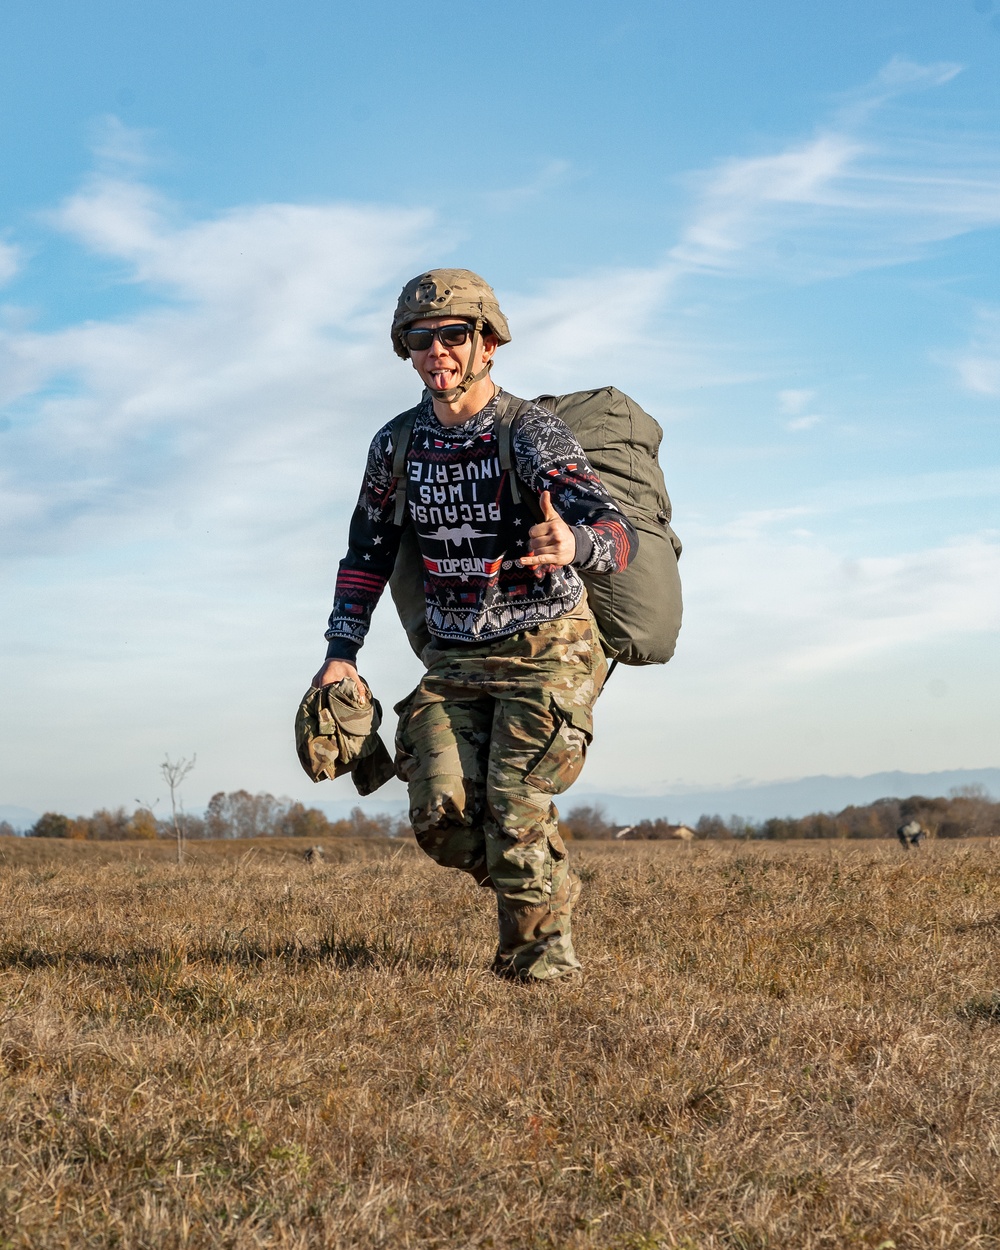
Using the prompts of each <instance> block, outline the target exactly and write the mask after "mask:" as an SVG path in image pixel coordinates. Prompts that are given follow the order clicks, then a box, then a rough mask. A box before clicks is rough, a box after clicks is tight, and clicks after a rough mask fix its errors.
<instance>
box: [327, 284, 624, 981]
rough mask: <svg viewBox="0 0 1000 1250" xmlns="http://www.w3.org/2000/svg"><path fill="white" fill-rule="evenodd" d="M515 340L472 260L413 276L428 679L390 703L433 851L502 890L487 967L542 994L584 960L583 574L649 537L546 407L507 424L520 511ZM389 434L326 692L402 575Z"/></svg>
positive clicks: (614, 566)
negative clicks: (511, 415) (507, 408)
mask: <svg viewBox="0 0 1000 1250" xmlns="http://www.w3.org/2000/svg"><path fill="white" fill-rule="evenodd" d="M510 337H511V336H510V331H509V329H508V326H507V321H506V318H505V317H504V315H503V313H502V312H501V311H500V308H499V305H498V304H497V300H496V296H495V295H494V293H493V290H492V288H491V287H490V286H488V285H487V283H486V282H484V281H483V279H482V278H480V277H478V276H477V275H476V274H474V273H471V272H470V271H468V270H465V269H436V270H432V271H430V272H429V273H424V274H421V275H420V276H419V277H416V278H414V279H413V280H412V281H410V282H408V283H407V284H406V286H405V287H404V288H403V291H402V294H401V295H400V297H399V302H398V304H397V306H396V312H395V316H394V318H393V323H392V343H393V347H394V349H395V351H396V353H397V355H399V356H401V357H402V358H403V359H404V360H405V359H409V360H410V362H411V364H412V365H413V367H414V369H416V371H417V373H418V375H419V377H420V379H421V381H422V382H423V384H424V387H425V395H424V400H423V403H422V405H421V407H420V408H419V410H418V412H417V416H416V419H415V422H414V425H413V432H412V437H411V441H410V447H409V452H408V454H407V460H406V481H405V491H406V512H407V515H405V516H404V517H403V522H404V524H409V525H412V526H413V529H414V532H415V536H416V539H417V542H418V545H419V549H420V554H421V556H422V559H423V565H424V570H425V572H424V595H425V600H426V623H427V628H428V630H429V632H430V637H431V641H430V644H429V645H428V646H426V647H425V648H424V650H423V654H422V657H421V658H422V661H423V663H424V665H425V666H426V669H427V671H426V673H425V675H424V677H423V679H422V681H421V682H420V684H419V685H418V686H417V688H416V690H414V691H413V693H412V694H410V695H409V696H408V697H407V698H405V699H404V700H403V701H402V702H401V703H399V704H398V705H397V707H396V709H395V710H396V711H397V713H398V714H399V728H398V731H397V735H396V769H397V773H398V775H399V776H400V777H401V778H402V779H403V780H405V781H406V782H407V783H408V787H409V803H410V821H411V823H412V825H413V831H414V833H415V835H416V838H417V842H418V843H419V844H420V846H421V847H422V848H423V850H424V851H426V852H427V854H428V855H430V856H431V857H432V858H433V859H434V860H435V861H436V862H437V863H439V864H441V865H443V866H445V867H449V868H456V869H460V870H461V871H463V872H467V873H469V875H470V876H472V877H473V879H474V880H475V881H476V882H477V883H478V884H479V885H481V886H484V887H487V888H490V889H492V890H494V891H495V892H496V900H497V915H498V927H499V945H498V949H497V953H496V958H495V960H494V962H493V965H492V970H493V971H494V972H495V973H497V974H498V975H500V976H503V977H508V978H512V979H515V980H521V981H529V982H535V983H537V982H539V981H549V980H552V979H555V978H559V977H564V976H567V975H574V974H577V973H578V970H579V968H580V964H579V961H578V960H577V957H576V954H575V952H574V950H573V940H572V934H571V927H570V916H571V912H572V909H573V904H574V902H575V901H576V898H577V896H578V895H579V892H580V883H579V878H578V877H577V876H576V874H575V873H574V872H573V871H572V870H571V868H570V865H569V858H568V855H567V851H566V847H565V845H564V843H563V841H562V839H561V837H560V836H559V827H558V819H557V813H556V809H555V807H554V805H553V803H552V801H551V800H552V796H553V795H556V794H559V793H561V792H562V791H564V790H565V789H566V788H567V787H568V786H569V785H571V784H572V782H573V781H575V780H576V778H577V776H578V775H579V773H580V770H581V768H582V767H583V762H584V756H585V753H586V749H587V745H588V743H589V742H590V739H591V732H592V725H593V721H592V709H593V704H594V700H595V699H596V697H597V695H598V693H599V691H600V689H601V685H602V683H603V681H604V678H605V676H606V674H607V667H606V663H605V658H604V654H603V652H602V650H601V645H600V639H599V636H598V631H597V627H596V624H595V622H594V618H593V616H592V614H591V612H590V609H589V608H588V606H587V598H586V592H585V590H584V587H583V583H582V581H581V579H580V577H579V575H578V573H577V570H578V569H585V570H587V571H588V572H591V573H612V572H617V571H619V570H621V569H623V568H624V567H625V566H626V565H627V564H628V562H629V560H630V559H631V557H632V553H633V551H634V550H635V548H636V545H637V542H638V540H637V537H636V533H635V530H634V529H633V527H632V525H631V523H630V522H629V521H628V519H627V518H626V517H625V516H624V514H623V513H622V512H621V511H620V510H619V509H618V507H617V506H616V505H615V504H614V502H613V501H612V499H611V497H610V495H609V494H608V492H607V491H606V490H605V488H604V486H603V485H602V483H601V482H600V480H599V478H598V477H597V475H596V474H595V472H594V470H593V469H592V468H591V466H590V464H589V463H588V460H587V457H586V455H585V454H584V452H583V451H582V449H581V447H580V445H579V443H578V442H577V440H576V438H575V437H574V435H573V434H572V433H571V432H570V430H569V429H568V427H567V426H566V425H565V424H564V422H562V421H561V420H559V419H558V418H557V417H555V416H553V415H552V414H551V413H549V412H547V411H545V410H544V409H542V408H539V407H537V406H533V407H532V408H531V409H530V410H529V411H527V412H526V413H524V414H523V415H522V416H521V417H520V418H519V420H518V423H517V424H516V425H515V427H514V433H513V454H514V462H515V465H516V472H517V478H518V481H519V483H520V484H521V488H520V496H521V498H520V501H519V502H515V501H514V497H513V495H512V493H511V487H510V483H509V481H508V480H507V479H508V474H507V473H506V472H505V471H503V470H502V469H501V466H500V460H499V455H498V440H497V427H496V415H497V412H496V410H497V397H498V395H500V394H501V392H500V390H499V388H498V387H497V386H496V385H495V384H494V382H493V380H492V377H491V373H490V371H491V369H492V366H493V358H494V354H495V353H496V351H497V348H498V347H499V346H501V345H502V344H504V343H509V342H510ZM392 443H393V428H392V422H389V423H388V424H386V425H384V426H383V427H382V429H380V430H379V432H378V433H377V434H376V435H375V438H374V440H373V441H372V444H371V449H370V452H369V455H368V462H367V468H366V471H365V477H364V482H363V484H362V488H361V495H360V498H359V500H358V505H357V508H356V509H355V512H354V515H353V518H352V521H351V526H350V536H349V544H348V552H347V555H346V556H345V557H344V559H343V560H342V561H341V563H340V572H339V574H338V577H337V587H336V592H335V598H334V606H333V612H332V613H331V616H330V621H329V628H328V629H327V631H326V638H327V640H328V644H329V645H328V650H327V659H326V662H325V663H324V665H323V667H322V668H321V669H320V670H319V672H318V673H317V674H316V676H315V677H314V678H313V685H314V686H317V687H319V686H323V685H328V684H332V683H334V682H339V681H343V680H345V679H348V678H349V679H351V680H353V679H354V678H356V676H357V672H356V668H355V659H356V656H357V653H358V649H359V648H360V646H361V645H362V643H363V641H364V638H365V635H366V633H367V631H368V627H369V622H370V619H371V612H372V609H373V608H374V607H375V604H376V602H377V601H378V599H379V597H380V595H381V593H382V591H383V590H384V588H385V585H386V582H387V581H388V578H389V576H390V574H391V573H392V569H393V564H394V561H395V557H396V553H397V550H398V547H399V541H400V536H401V534H402V528H401V526H399V525H397V524H396V523H395V515H396V513H395V509H394V499H395V490H396V485H397V483H396V479H395V478H394V476H393V452H394V448H393V445H392ZM525 487H527V490H525ZM528 495H531V496H533V499H534V501H536V502H535V504H534V510H533V509H532V507H531V506H529V503H530V501H529V500H528V499H527V496H528Z"/></svg>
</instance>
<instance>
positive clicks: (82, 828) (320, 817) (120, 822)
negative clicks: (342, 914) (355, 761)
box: [0, 790, 410, 842]
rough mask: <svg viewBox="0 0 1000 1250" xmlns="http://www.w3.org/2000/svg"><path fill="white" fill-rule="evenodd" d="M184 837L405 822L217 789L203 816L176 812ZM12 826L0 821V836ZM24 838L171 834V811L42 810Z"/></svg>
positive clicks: (317, 833) (392, 831)
mask: <svg viewBox="0 0 1000 1250" xmlns="http://www.w3.org/2000/svg"><path fill="white" fill-rule="evenodd" d="M177 819H178V821H179V822H180V825H181V829H182V833H183V837H184V838H185V839H186V840H195V839H204V838H312V839H314V840H315V839H318V838H398V837H401V836H402V835H403V834H404V833H408V832H409V828H410V826H409V823H408V822H407V821H406V820H405V819H404V818H402V817H398V816H392V815H389V814H387V813H380V814H375V815H368V814H366V813H365V812H363V811H362V810H361V808H360V807H355V808H354V809H353V811H352V812H351V814H350V815H349V816H347V817H346V818H345V819H343V820H330V819H329V818H328V817H327V816H326V815H325V814H324V813H323V812H322V811H320V809H319V808H318V807H306V806H305V804H303V803H299V802H296V801H293V800H292V799H278V798H275V797H274V795H273V794H250V793H249V791H247V790H234V791H232V792H231V793H229V794H226V793H223V792H222V791H221V790H220V791H219V792H218V793H217V794H213V795H212V797H211V799H210V800H209V804H208V807H207V808H206V809H205V813H204V815H203V816H192V815H189V814H187V813H181V814H180V815H179V816H178V818H177ZM16 834H17V830H15V829H14V827H13V826H12V825H11V824H10V823H9V822H7V821H0V836H3V835H7V836H11V837H13V836H16ZM24 835H25V837H29V838H71V839H77V840H81V841H91V842H122V841H131V840H134V839H148V840H153V839H156V838H174V837H175V836H176V829H175V827H174V820H173V817H172V816H171V817H166V818H158V817H157V816H156V814H155V813H154V812H153V811H152V810H151V809H150V808H148V807H141V806H140V807H137V808H136V809H135V810H134V811H133V812H131V813H129V812H128V811H127V810H126V809H125V808H124V807H116V808H103V807H102V808H100V809H99V810H98V811H96V812H94V813H93V815H91V816H65V815H63V814H62V813H61V812H45V813H44V815H42V816H40V817H39V818H38V820H36V821H35V823H34V824H33V825H32V826H31V827H30V828H29V829H26V830H25V831H24Z"/></svg>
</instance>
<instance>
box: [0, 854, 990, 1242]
mask: <svg viewBox="0 0 1000 1250" xmlns="http://www.w3.org/2000/svg"><path fill="white" fill-rule="evenodd" d="M328 845H330V846H331V850H332V853H333V854H334V855H336V856H338V857H339V862H330V861H328V862H327V863H326V864H325V865H324V866H321V867H319V868H310V867H308V866H306V865H304V864H303V863H302V862H301V860H300V859H299V857H298V853H299V852H300V850H301V848H300V847H298V846H295V850H294V853H293V851H292V848H293V846H294V844H292V843H287V842H286V843H279V842H276V841H269V842H261V843H257V844H253V845H250V846H248V845H247V844H235V845H234V844H225V845H220V844H214V845H206V844H197V845H195V846H194V847H193V848H192V851H193V853H192V859H191V861H190V862H189V863H188V864H186V865H185V866H184V867H183V868H180V869H179V868H177V867H176V865H173V864H171V863H170V862H169V856H170V854H171V848H170V847H163V846H149V845H148V844H143V845H139V844H132V845H122V844H118V845H113V844H106V845H103V846H102V845H67V844H53V843H48V844H42V843H39V842H21V841H14V840H12V839H4V840H2V842H0V910H2V920H0V1001H2V1004H3V1005H2V1007H0V1054H2V1064H0V1246H3V1247H19V1248H21V1247H25V1248H27V1247H31V1248H32V1250H48V1248H49V1247H53V1248H54V1247H67V1248H71V1250H75V1248H77V1247H90V1246H101V1247H103V1246H122V1247H127V1248H129V1250H131V1248H132V1247H151V1248H152V1247H156V1248H158V1250H159V1248H161V1247H166V1248H171V1247H181V1246H185V1247H215V1246H219V1247H223V1246H225V1247H241V1248H243V1247H258V1246H259V1247H264V1246H268V1247H269V1246H275V1247H278V1246H280V1247H349V1246H350V1247H355V1246H358V1247H375V1246H379V1247H414V1248H417V1247H420V1248H421V1250H423V1248H429V1247H473V1246H475V1247H498V1248H499V1247H512V1248H517V1250H519V1248H521V1247H526V1248H527V1247H530V1248H532V1250H536V1248H537V1250H543V1248H554V1247H559V1248H567V1250H570V1248H572V1250H584V1248H598V1247H600V1248H604V1247H608V1248H612V1247H614V1248H621V1250H654V1247H687V1248H688V1250H695V1248H698V1250H716V1248H718V1250H722V1248H725V1250H751V1248H753V1250H762V1248H764V1247H769V1248H770V1247H774V1248H778V1247H781V1248H782V1250H812V1248H814V1247H815V1248H820V1247H855V1246H856V1247H870V1248H871V1250H875V1248H876V1247H882V1248H883V1250H889V1248H890V1247H893V1246H895V1247H897V1248H898V1250H907V1248H911V1247H955V1248H961V1250H968V1248H983V1247H997V1246H1000V1114H998V1113H1000V1080H998V1060H1000V1027H998V1026H1000V994H997V995H996V996H995V993H994V992H995V991H997V990H1000V975H998V970H997V966H996V957H995V955H996V947H997V938H998V932H1000V904H998V897H1000V895H998V885H1000V849H998V851H997V852H996V853H995V852H994V851H993V849H992V847H991V846H990V845H989V844H971V843H950V844H943V843H938V844H934V845H931V846H929V847H925V848H924V849H923V850H922V851H921V852H920V853H913V854H910V855H904V854H903V853H902V851H901V850H900V849H899V848H898V847H897V846H894V845H888V844H873V843H863V844H843V843H838V844H836V845H831V844H818V845H803V844H798V845H784V846H777V847H762V846H759V845H754V846H745V845H742V844H728V845H726V844H699V845H697V846H695V847H694V848H693V849H690V850H686V849H683V848H679V847H675V846H669V845H664V844H662V843H660V844H655V843H653V844H631V845H618V846H615V845H602V844H579V843H578V844H577V845H576V847H575V848H574V854H575V856H576V859H577V862H578V864H579V865H580V867H581V869H582V872H583V875H584V877H585V879H586V882H587V889H586V893H585V895H584V902H583V903H582V904H581V907H580V911H579V919H578V924H577V934H578V946H579V949H580V953H581V955H582V956H583V958H584V960H585V962H586V965H587V978H586V980H585V982H584V983H583V985H582V986H575V987H569V988H566V989H563V990H557V989H551V988H549V989H546V988H544V987H539V988H535V989H531V988H519V987H516V986H513V987H512V986H510V985H508V984H506V983H501V982H497V981H495V980H493V979H491V978H490V977H489V976H488V975H487V974H486V973H485V972H484V967H485V965H486V964H487V963H488V962H489V959H490V957H491V955H492V951H493V919H492V915H491V911H490V899H489V898H488V897H487V895H486V894H485V892H483V891H477V890H476V889H475V888H474V887H472V885H471V884H470V883H468V882H467V880H466V879H464V878H461V877H459V876H458V875H457V874H450V873H447V872H444V871H442V870H440V869H437V868H435V867H434V865H432V864H431V863H430V862H429V861H426V860H424V859H423V858H422V857H421V856H420V855H419V852H417V851H416V849H415V848H414V847H413V846H412V844H404V845H392V844H387V843H368V844H364V845H361V844H355V845H350V844H344V843H338V844H328Z"/></svg>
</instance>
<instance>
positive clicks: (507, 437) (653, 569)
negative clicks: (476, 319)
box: [389, 386, 681, 664]
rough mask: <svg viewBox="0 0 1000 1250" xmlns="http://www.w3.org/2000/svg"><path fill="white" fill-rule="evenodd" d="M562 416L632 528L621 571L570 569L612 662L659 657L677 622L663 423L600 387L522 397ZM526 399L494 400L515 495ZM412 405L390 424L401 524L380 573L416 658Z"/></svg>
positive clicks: (420, 612) (419, 586)
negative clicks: (389, 569)
mask: <svg viewBox="0 0 1000 1250" xmlns="http://www.w3.org/2000/svg"><path fill="white" fill-rule="evenodd" d="M531 402H533V403H536V404H538V405H539V406H540V407H542V408H545V409H547V410H548V411H549V412H553V413H555V414H556V416H558V417H560V418H562V420H563V421H565V422H566V424H567V425H568V426H569V428H570V429H571V430H572V431H573V433H574V434H575V435H576V438H577V439H578V441H579V443H580V446H581V447H582V448H583V450H584V451H585V452H586V453H587V459H588V460H589V461H590V463H591V464H592V465H593V467H594V469H595V470H596V471H597V474H598V476H599V477H600V479H601V481H602V482H603V483H604V485H605V487H606V488H607V490H608V493H609V494H610V495H611V497H612V499H614V501H615V503H616V504H617V505H618V507H619V508H621V510H622V512H624V513H625V515H626V516H627V517H628V519H629V520H630V521H631V522H632V524H633V525H634V526H635V528H636V530H637V531H638V534H639V547H638V550H637V551H636V552H635V554H634V555H633V557H632V562H631V563H630V564H629V566H628V568H627V569H624V570H623V571H622V572H621V573H605V574H597V573H585V572H580V577H581V578H582V579H583V581H584V584H585V585H586V587H587V595H588V597H589V599H590V606H591V609H592V610H593V613H594V616H595V618H596V619H597V624H598V627H599V629H600V631H601V642H602V643H603V645H604V650H605V652H606V654H607V655H608V656H609V657H612V658H613V659H615V660H616V661H617V662H618V663H620V664H665V663H666V662H667V660H669V659H670V657H671V656H672V655H673V653H674V646H675V645H676V642H677V635H678V632H679V631H680V627H681V583H680V576H679V575H678V571H677V559H678V557H679V556H680V553H681V544H680V540H679V539H678V537H677V535H676V534H675V533H674V531H673V530H672V529H671V528H670V518H671V507H670V498H669V496H668V495H667V488H666V484H665V483H664V480H663V471H662V469H661V468H660V464H659V461H658V459H657V453H658V452H659V449H660V442H661V440H662V438H663V430H662V429H661V428H660V426H659V424H658V423H657V422H656V421H655V420H654V419H653V418H652V417H651V416H650V415H649V414H648V413H646V412H644V411H643V410H642V408H640V407H639V405H638V404H637V403H636V402H635V400H634V399H630V398H629V396H628V395H625V394H624V393H623V392H622V391H619V390H617V389H616V388H615V387H613V386H604V387H601V388H599V389H598V390H594V391H575V392H573V393H572V394H570V395H540V396H539V397H538V399H536V400H534V401H531ZM530 406H531V405H530V403H529V402H528V401H525V400H523V399H517V398H516V397H515V396H513V395H508V394H507V392H506V391H501V393H500V395H499V396H498V398H497V434H498V440H499V444H500V467H501V468H502V469H505V470H507V471H508V473H509V474H510V477H509V481H510V488H511V494H512V496H513V498H514V501H515V503H516V502H518V501H519V499H520V497H521V494H522V493H524V494H525V495H526V496H527V499H528V503H529V506H531V505H534V507H535V509H536V510H537V508H538V504H537V500H536V499H535V498H534V496H533V495H532V494H531V492H529V491H528V490H527V488H526V487H525V486H524V484H523V483H519V482H518V479H517V476H516V473H515V468H514V463H513V454H512V450H511V443H512V440H513V432H514V429H515V428H516V426H517V422H518V419H519V418H520V416H521V413H522V412H524V411H525V410H526V409H527V408H529V407H530ZM418 411H419V405H418V407H416V408H411V409H408V410H407V411H406V412H403V413H400V415H399V416H398V417H397V418H396V420H395V422H394V424H393V438H392V445H393V449H394V452H393V469H392V471H393V476H394V477H395V479H396V514H395V519H396V524H397V525H403V526H404V529H403V535H402V539H401V541H400V545H399V554H398V556H397V557H396V565H395V568H394V570H393V574H392V577H391V578H390V581H389V589H390V591H391V592H392V597H393V601H394V602H395V605H396V611H397V612H398V613H399V619H400V620H401V621H402V623H403V627H404V629H405V630H406V633H407V637H408V638H409V640H410V646H411V647H412V648H413V650H414V651H415V652H416V653H417V655H418V656H419V655H420V654H421V652H422V651H423V649H424V647H425V646H426V645H427V644H428V643H429V642H430V641H431V636H430V633H429V632H428V630H427V626H426V623H425V617H424V612H425V606H424V578H423V561H422V559H421V557H420V551H419V549H418V547H417V539H416V534H415V532H414V529H413V526H412V525H406V524H405V522H406V457H407V454H408V452H409V447H410V437H411V435H412V432H413V422H414V421H415V419H416V415H417V412H418Z"/></svg>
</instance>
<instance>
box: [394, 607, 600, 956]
mask: <svg viewBox="0 0 1000 1250" xmlns="http://www.w3.org/2000/svg"><path fill="white" fill-rule="evenodd" d="M424 663H425V664H427V673H426V674H425V675H424V678H423V680H422V681H421V683H420V685H419V686H418V687H417V689H416V690H415V691H414V692H413V693H412V694H411V695H409V696H408V697H407V698H406V699H404V700H403V701H402V702H401V703H399V704H398V705H397V707H396V711H397V712H398V713H399V729H398V732H397V735H396V768H397V772H398V773H399V776H400V777H402V778H403V780H404V781H406V782H407V783H408V784H409V791H410V820H411V822H412V824H413V831H414V833H415V834H416V838H417V841H418V842H419V844H420V846H421V847H422V848H423V849H424V850H425V851H426V852H427V854H428V855H430V856H431V858H432V859H434V860H435V861H436V862H437V863H439V864H442V865H444V866H445V867H447V868H458V869H461V871H463V872H467V873H469V874H470V876H472V877H473V878H474V879H475V880H476V881H477V882H478V883H479V884H480V885H482V886H491V887H492V888H493V889H494V890H495V891H496V899H497V919H498V927H499V946H498V950H497V956H496V962H495V964H494V968H495V970H496V971H498V972H501V973H505V974H508V975H513V976H516V977H518V978H524V979H536V980H548V979H549V978H552V977H559V976H563V975H565V974H566V973H568V972H571V971H572V970H573V969H576V968H579V966H580V964H579V961H578V960H577V958H576V954H575V952H574V950H573V939H572V934H571V929H570V914H571V912H572V907H573V903H574V901H575V899H576V896H577V895H578V894H579V890H580V885H579V879H578V878H577V876H576V874H575V873H573V872H572V870H571V869H570V866H569V858H568V855H567V852H566V847H565V845H564V843H563V840H562V838H561V837H560V836H559V824H558V816H557V813H556V809H555V806H554V805H553V803H552V795H555V794H560V793H562V791H564V790H566V789H567V788H568V787H569V786H570V785H572V783H573V782H574V781H575V780H576V778H577V777H578V776H579V773H580V770H581V769H582V767H583V761H584V757H585V755H586V750H587V746H588V744H589V742H590V739H591V734H592V729H593V718H592V709H593V705H594V700H595V699H596V697H597V695H598V692H599V691H600V688H601V684H602V682H603V681H604V678H605V676H606V674H607V666H606V664H605V660H604V653H603V652H602V650H601V646H600V642H599V641H598V636H597V627H596V625H595V624H594V620H593V617H592V616H591V615H590V613H589V611H586V610H585V609H578V610H577V611H576V612H575V613H571V614H569V615H567V616H563V617H560V618H559V619H558V620H555V621H550V622H547V623H546V624H544V625H540V626H537V627H536V628H534V629H530V630H525V631H524V632H522V633H519V634H513V635H511V636H510V637H509V638H503V639H501V640H500V641H499V642H492V643H489V644H487V645H484V646H474V647H465V646H463V647H461V648H458V647H455V648H447V649H441V650H436V649H435V648H434V647H433V646H431V647H428V648H426V649H425V651H424Z"/></svg>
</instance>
